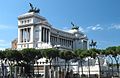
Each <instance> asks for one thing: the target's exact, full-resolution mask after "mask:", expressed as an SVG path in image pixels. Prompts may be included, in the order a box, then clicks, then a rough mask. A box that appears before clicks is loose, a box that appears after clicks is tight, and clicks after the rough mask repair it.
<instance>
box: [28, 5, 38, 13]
mask: <svg viewBox="0 0 120 78" xmlns="http://www.w3.org/2000/svg"><path fill="white" fill-rule="evenodd" d="M29 5H30V7H31V8H30V10H29V11H28V12H34V13H39V11H40V9H39V8H38V9H37V8H36V7H33V5H32V4H31V3H29Z"/></svg>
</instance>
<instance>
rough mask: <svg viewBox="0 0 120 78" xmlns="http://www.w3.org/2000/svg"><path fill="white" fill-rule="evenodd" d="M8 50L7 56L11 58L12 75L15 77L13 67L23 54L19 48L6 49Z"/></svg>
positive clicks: (9, 62)
mask: <svg viewBox="0 0 120 78" xmlns="http://www.w3.org/2000/svg"><path fill="white" fill-rule="evenodd" d="M5 51H6V54H5V56H6V58H7V59H8V60H9V61H8V64H9V67H10V77H11V78H13V74H12V72H13V67H14V66H15V63H18V61H20V60H21V59H22V58H21V57H22V55H21V54H20V53H19V51H17V50H5Z"/></svg>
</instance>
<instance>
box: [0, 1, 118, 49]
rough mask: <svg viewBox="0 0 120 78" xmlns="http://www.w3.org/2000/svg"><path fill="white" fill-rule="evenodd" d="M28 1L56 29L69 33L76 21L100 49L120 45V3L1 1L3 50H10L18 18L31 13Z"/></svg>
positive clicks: (0, 30)
mask: <svg viewBox="0 0 120 78" xmlns="http://www.w3.org/2000/svg"><path fill="white" fill-rule="evenodd" d="M29 2H31V3H32V4H33V5H34V6H36V7H39V8H40V15H41V16H44V17H45V18H46V19H47V20H48V21H49V23H50V24H52V25H53V27H55V28H59V29H62V30H68V29H70V28H71V24H70V23H71V21H73V22H74V23H75V24H76V25H78V26H79V27H80V31H83V32H84V33H85V34H86V35H87V36H88V38H89V40H91V39H94V40H95V41H97V42H98V43H97V46H98V48H106V47H109V46H118V45H120V36H119V33H120V0H12V1H11V0H1V1H0V10H1V11H0V49H3V48H10V47H11V44H10V43H11V41H12V40H13V39H14V38H16V37H17V27H18V26H17V17H18V16H19V15H21V14H23V13H26V12H27V11H28V10H29V8H30V7H29Z"/></svg>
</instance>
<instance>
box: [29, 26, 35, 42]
mask: <svg viewBox="0 0 120 78" xmlns="http://www.w3.org/2000/svg"><path fill="white" fill-rule="evenodd" d="M33 28H34V27H33V26H31V31H30V42H33V34H34V33H33Z"/></svg>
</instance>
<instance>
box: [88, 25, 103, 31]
mask: <svg viewBox="0 0 120 78" xmlns="http://www.w3.org/2000/svg"><path fill="white" fill-rule="evenodd" d="M87 30H93V31H97V30H103V28H102V27H101V26H100V24H96V25H95V26H89V27H87Z"/></svg>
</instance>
